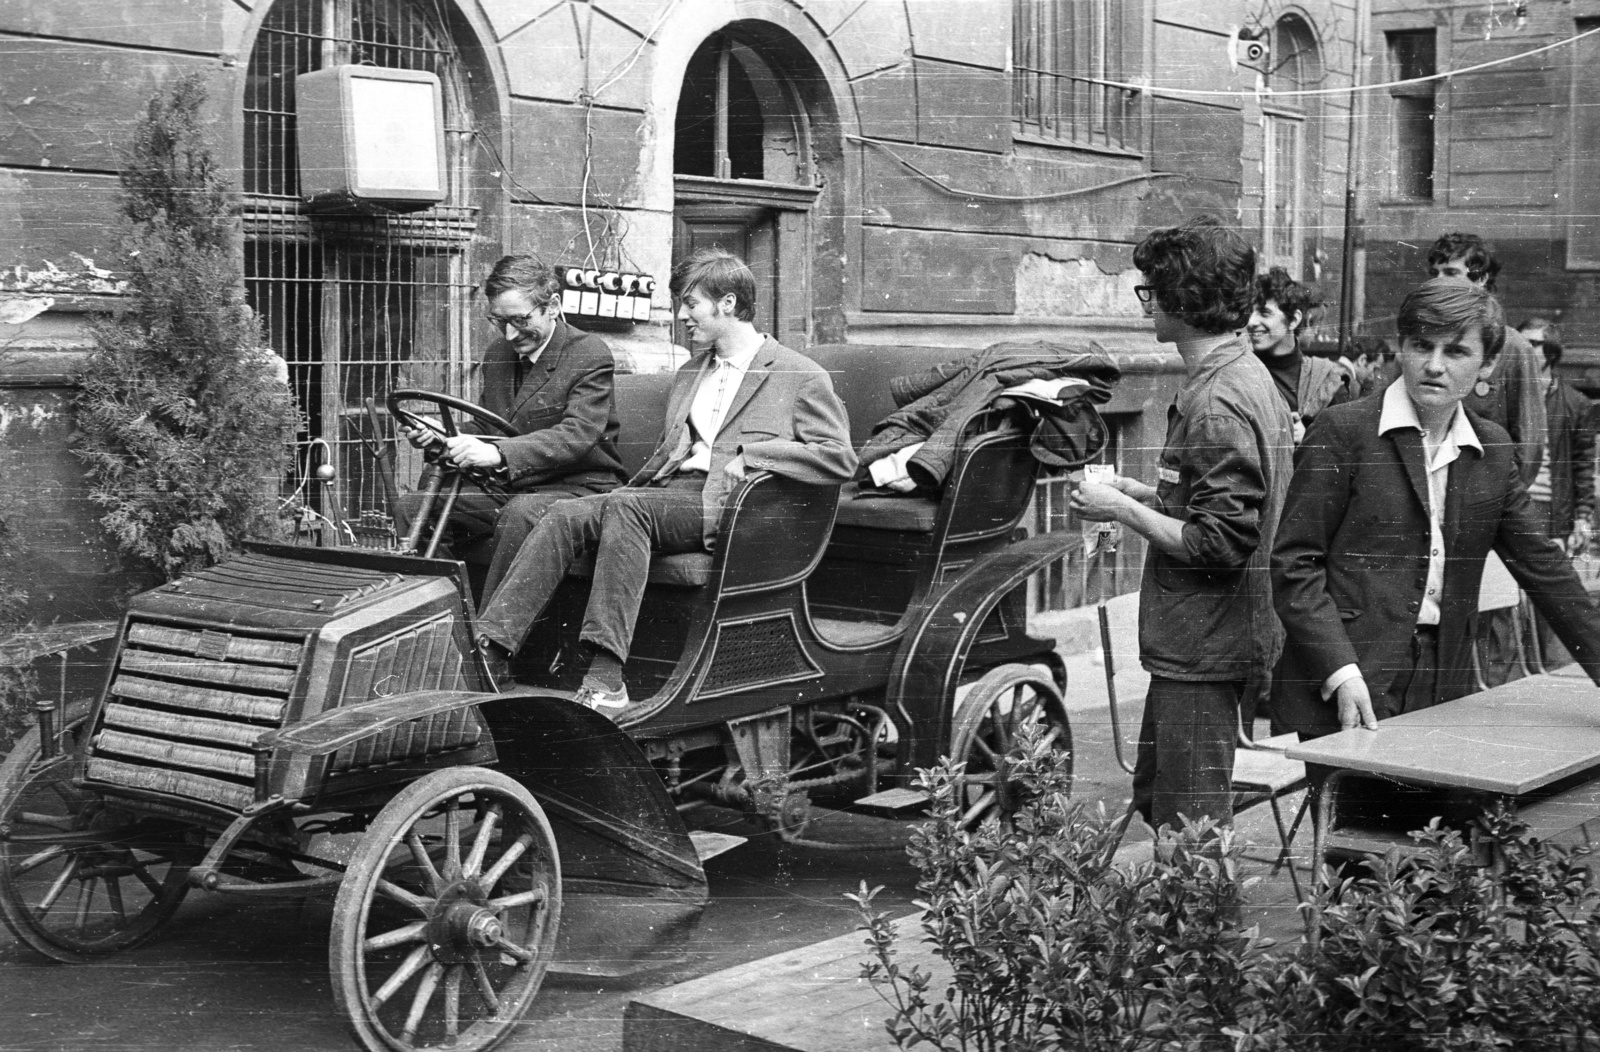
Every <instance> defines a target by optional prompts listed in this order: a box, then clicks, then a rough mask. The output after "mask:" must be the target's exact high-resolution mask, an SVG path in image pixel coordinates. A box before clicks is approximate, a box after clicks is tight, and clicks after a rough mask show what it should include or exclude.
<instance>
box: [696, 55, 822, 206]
mask: <svg viewBox="0 0 1600 1052" xmlns="http://www.w3.org/2000/svg"><path fill="white" fill-rule="evenodd" d="M804 114H805V111H804V109H803V107H802V106H801V105H800V104H799V101H798V100H797V99H796V98H795V94H794V91H793V89H792V88H790V86H789V84H788V83H787V81H785V80H784V79H783V78H781V77H780V76H778V74H776V73H775V72H774V71H773V69H772V67H771V66H769V65H768V64H767V62H766V61H765V60H764V59H763V58H762V57H761V55H760V53H759V52H757V51H756V50H754V49H753V48H751V47H749V46H748V45H745V44H741V43H739V42H737V41H735V40H731V39H729V38H728V37H726V36H724V35H722V34H720V33H719V34H716V35H714V36H712V37H711V38H710V39H709V40H707V41H705V43H703V44H701V45H700V47H699V48H698V49H696V51H695V53H694V56H693V57H692V58H690V60H689V68H688V69H687V70H686V71H685V72H684V77H683V91H682V94H680V95H679V97H678V120H677V146H676V147H675V149H674V153H673V158H672V167H673V171H674V172H675V173H676V174H678V175H700V176H707V177H710V178H713V179H760V180H762V181H764V182H773V183H809V182H811V181H812V180H811V175H810V157H809V156H808V155H809V150H808V145H809V143H808V136H807V135H806V129H805V126H804V125H805V119H804Z"/></svg>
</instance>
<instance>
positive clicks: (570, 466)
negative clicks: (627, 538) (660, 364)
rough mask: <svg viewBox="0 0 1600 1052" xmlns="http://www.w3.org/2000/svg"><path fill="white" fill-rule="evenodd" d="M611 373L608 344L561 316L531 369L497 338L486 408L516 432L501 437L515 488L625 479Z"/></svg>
mask: <svg viewBox="0 0 1600 1052" xmlns="http://www.w3.org/2000/svg"><path fill="white" fill-rule="evenodd" d="M613 377H614V371H613V365H612V360H611V349H610V348H608V347H607V346H606V344H605V341H604V340H602V339H600V337H598V336H595V335H593V334H591V333H586V332H580V331H579V330H577V329H574V328H572V327H571V326H569V325H568V324H567V323H566V322H564V321H561V320H559V319H558V320H557V321H556V331H555V332H554V333H553V334H552V335H551V337H550V342H549V344H548V345H547V346H546V347H545V349H544V353H543V354H541V355H540V356H539V360H538V361H536V362H534V363H533V365H532V366H529V365H527V364H526V363H524V362H523V361H522V360H521V358H520V357H519V356H518V355H517V352H516V349H515V348H513V347H512V346H511V345H510V344H509V343H506V342H505V341H504V340H497V341H495V344H494V346H492V347H490V348H489V352H488V353H487V354H486V355H485V356H484V360H483V406H484V408H485V409H489V410H491V411H493V412H495V413H498V414H499V415H500V416H503V417H505V418H506V420H507V421H508V422H509V423H510V424H511V426H512V427H514V428H516V430H517V432H518V435H517V437H516V438H506V439H501V440H500V442H499V446H500V451H501V453H502V454H503V455H504V456H505V458H506V471H507V474H508V476H509V480H510V482H509V484H510V488H511V489H512V490H513V491H514V492H519V493H520V492H525V491H527V490H531V489H535V488H537V487H538V486H540V485H542V484H543V483H547V482H553V481H555V480H557V479H563V480H570V481H573V482H583V483H594V484H605V483H608V482H609V483H620V482H622V480H623V479H624V478H625V477H626V474H625V472H624V471H623V469H622V459H621V458H620V457H619V456H618V455H617V432H618V430H619V425H618V423H617V410H616V406H615V405H614V404H613V400H612V390H613V385H614V380H613Z"/></svg>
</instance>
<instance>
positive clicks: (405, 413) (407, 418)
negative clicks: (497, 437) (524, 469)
mask: <svg viewBox="0 0 1600 1052" xmlns="http://www.w3.org/2000/svg"><path fill="white" fill-rule="evenodd" d="M385 401H387V402H388V405H389V413H390V415H391V416H393V417H394V418H395V419H396V420H398V421H400V422H401V423H402V424H404V425H405V426H406V427H409V428H412V429H413V430H417V431H432V432H433V433H434V434H435V435H437V436H439V437H440V438H454V437H455V436H457V435H459V434H460V433H461V429H460V428H458V427H456V422H455V419H454V418H453V417H451V415H450V410H452V409H454V410H455V411H456V412H458V413H465V414H467V415H468V416H470V417H472V419H474V420H476V421H477V422H478V423H480V424H483V425H484V426H486V427H492V428H494V429H495V430H496V431H499V432H500V433H501V434H502V435H505V436H506V437H507V438H515V437H517V429H516V428H514V427H512V426H511V424H510V423H509V422H507V420H506V418H505V417H503V416H501V415H499V414H498V413H491V412H489V410H487V409H485V408H484V407H483V406H481V405H475V404H473V403H472V402H469V401H467V400H466V399H465V398H457V397H456V396H455V395H447V394H445V393H444V392H442V391H418V390H414V389H413V388H409V387H403V388H401V389H400V390H398V391H390V392H389V397H388V398H387V399H385ZM401 402H432V403H433V404H434V405H436V406H438V407H439V420H440V422H441V423H440V424H435V423H434V422H433V421H432V420H429V419H428V418H427V417H425V416H419V415H418V414H416V413H414V412H412V411H411V410H409V409H404V408H402V407H401V405H400V403H401ZM441 424H442V426H441Z"/></svg>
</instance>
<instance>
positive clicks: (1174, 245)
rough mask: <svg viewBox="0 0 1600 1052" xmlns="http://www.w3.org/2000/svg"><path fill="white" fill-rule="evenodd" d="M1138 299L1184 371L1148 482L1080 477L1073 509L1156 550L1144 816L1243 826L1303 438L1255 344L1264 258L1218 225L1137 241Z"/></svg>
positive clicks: (1138, 785) (1150, 559)
mask: <svg viewBox="0 0 1600 1052" xmlns="http://www.w3.org/2000/svg"><path fill="white" fill-rule="evenodd" d="M1133 262H1134V265H1135V266H1136V267H1138V268H1139V270H1140V271H1141V273H1142V274H1143V275H1144V282H1145V283H1144V284H1141V285H1139V286H1137V287H1136V288H1135V292H1136V293H1137V294H1138V296H1139V301H1140V303H1141V304H1143V306H1144V310H1145V313H1146V314H1147V315H1148V316H1149V317H1150V319H1151V321H1152V322H1153V323H1154V325H1155V334H1156V339H1157V340H1159V341H1160V342H1162V343H1171V344H1175V345H1176V346H1177V350H1178V353H1179V355H1181V356H1182V358H1183V362H1184V365H1185V366H1186V367H1187V376H1186V377H1185V380H1184V383H1183V387H1182V388H1181V389H1180V390H1179V391H1178V395H1177V397H1176V398H1175V399H1173V403H1172V406H1171V407H1170V408H1169V409H1168V410H1167V439H1166V444H1165V446H1164V448H1163V449H1162V450H1161V457H1160V460H1159V462H1158V465H1157V475H1158V481H1157V484H1156V485H1154V486H1150V485H1147V484H1145V483H1143V482H1139V481H1136V480H1134V479H1130V478H1120V477H1119V478H1116V479H1115V480H1113V481H1112V482H1110V483H1094V482H1085V483H1083V484H1082V485H1081V486H1079V487H1078V490H1077V493H1076V494H1074V496H1073V500H1072V506H1073V508H1074V510H1076V511H1077V512H1078V514H1079V515H1081V516H1082V517H1084V518H1086V519H1090V520H1094V521H1100V522H1118V523H1121V524H1122V525H1124V526H1126V527H1128V528H1129V529H1131V530H1133V531H1134V532H1135V533H1137V534H1139V535H1140V536H1141V537H1143V538H1145V540H1147V541H1148V542H1149V544H1150V547H1149V554H1148V556H1147V557H1146V559H1145V567H1144V579H1143V582H1142V584H1141V586H1140V591H1139V657H1140V661H1141V663H1142V664H1143V665H1144V667H1145V669H1146V670H1148V671H1149V672H1150V693H1149V695H1148V697H1147V698H1146V700H1145V709H1144V723H1143V726H1142V727H1141V728H1140V731H1139V754H1138V760H1137V763H1136V765H1135V771H1134V775H1133V799H1134V806H1135V808H1136V809H1137V810H1138V811H1139V812H1140V813H1141V814H1142V815H1143V816H1144V819H1145V821H1146V822H1148V823H1150V825H1151V826H1152V827H1155V828H1157V829H1160V828H1161V827H1162V826H1168V827H1173V828H1176V827H1177V826H1179V825H1180V824H1181V823H1182V822H1183V821H1184V820H1185V819H1188V820H1198V819H1199V818H1200V817H1201V816H1203V815H1209V816H1210V817H1211V818H1212V819H1214V820H1216V821H1218V822H1223V823H1226V822H1229V821H1231V820H1232V816H1233V791H1232V779H1233V751H1234V740H1235V728H1236V726H1237V724H1238V713H1239V705H1240V702H1241V701H1242V700H1243V699H1245V698H1247V697H1253V696H1254V694H1255V692H1256V690H1257V684H1258V683H1259V682H1260V679H1261V677H1262V676H1263V675H1265V674H1266V673H1267V672H1268V671H1269V670H1270V669H1271V668H1272V666H1273V664H1274V663H1275V662H1276V661H1277V659H1278V654H1279V652H1280V650H1281V649H1282V646H1283V630H1282V629H1281V628H1280V627H1279V625H1278V619H1277V617H1276V615H1274V613H1273V610H1272V590H1271V586H1270V582H1269V580H1268V554H1269V553H1270V552H1271V550H1272V538H1273V531H1274V530H1275V529H1276V526H1277V522H1278V512H1279V509H1280V508H1281V507H1282V506H1283V497H1284V493H1285V491H1286V490H1287V488H1288V485H1289V474H1290V470H1291V468H1290V457H1291V455H1292V451H1293V437H1292V434H1293V427H1292V421H1291V420H1290V417H1289V409H1288V407H1287V406H1286V405H1285V404H1284V402H1283V399H1281V398H1279V397H1278V394H1277V391H1276V390H1275V388H1274V385H1273V381H1272V376H1271V374H1269V373H1268V372H1267V368H1266V366H1264V365H1262V364H1261V361H1260V360H1259V359H1258V358H1257V357H1256V356H1255V355H1254V354H1252V353H1250V345H1249V344H1248V342H1246V340H1245V336H1244V331H1243V329H1244V324H1245V319H1246V318H1248V317H1249V315H1250V311H1251V308H1252V307H1253V306H1254V304H1255V272H1256V257H1255V251H1254V250H1253V249H1252V248H1251V247H1250V246H1249V244H1248V243H1246V241H1245V240H1244V238H1243V237H1241V236H1240V235H1239V233H1238V231H1236V230H1233V229H1230V228H1228V227H1225V226H1223V225H1222V224H1221V223H1220V222H1219V221H1218V220H1216V219H1214V218H1212V217H1210V216H1201V217H1198V218H1196V219H1192V220H1190V221H1188V222H1187V223H1184V224H1183V225H1181V226H1176V227H1170V228H1167V229H1164V230H1157V231H1154V232H1153V233H1151V234H1150V236H1149V237H1147V238H1145V239H1144V240H1143V241H1142V242H1140V243H1139V245H1138V247H1136V248H1135V249H1134V252H1133Z"/></svg>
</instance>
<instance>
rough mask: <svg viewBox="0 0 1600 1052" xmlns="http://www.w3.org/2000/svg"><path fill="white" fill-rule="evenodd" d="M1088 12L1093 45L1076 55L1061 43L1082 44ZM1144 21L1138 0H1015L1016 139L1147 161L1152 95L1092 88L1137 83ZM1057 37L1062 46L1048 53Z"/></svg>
mask: <svg viewBox="0 0 1600 1052" xmlns="http://www.w3.org/2000/svg"><path fill="white" fill-rule="evenodd" d="M1085 11H1089V12H1091V16H1090V26H1091V32H1090V34H1089V37H1088V40H1089V44H1088V47H1087V48H1086V49H1085V48H1073V53H1072V54H1071V55H1070V56H1069V55H1067V54H1066V49H1064V48H1063V47H1062V46H1061V40H1062V38H1063V37H1065V38H1066V39H1067V40H1069V41H1075V40H1076V24H1077V20H1078V18H1079V16H1080V14H1081V13H1082V12H1085ZM1142 16H1143V5H1142V4H1141V3H1138V2H1137V0H1013V2H1012V5H1011V18H1012V29H1011V52H1010V69H1009V71H1008V72H1009V73H1010V75H1011V76H1010V86H1011V129H1012V137H1013V138H1014V139H1015V140H1016V141H1019V142H1026V143H1032V144H1035V145H1040V146H1049V147H1057V148H1068V149H1075V150H1086V151H1090V152H1095V153H1107V154H1113V155H1116V156H1124V157H1140V156H1143V153H1144V148H1143V147H1144V128H1145V123H1146V122H1145V121H1144V111H1143V102H1144V98H1145V93H1144V92H1142V91H1133V90H1129V89H1125V88H1112V87H1107V86H1105V85H1101V84H1094V83H1091V81H1093V80H1112V81H1120V82H1123V83H1133V82H1135V80H1136V78H1137V76H1138V72H1137V71H1139V70H1141V69H1142V68H1143V50H1142V37H1143V32H1142V24H1141V19H1142ZM1050 37H1054V38H1055V40H1056V45H1055V47H1054V49H1053V53H1052V54H1050V55H1044V54H1043V53H1044V52H1045V51H1046V50H1051V49H1050V48H1049V47H1048V46H1047V45H1048V38H1050ZM1068 46H1069V47H1070V46H1071V45H1070V44H1069V45H1068ZM1080 60H1081V61H1086V62H1087V64H1088V65H1089V66H1090V67H1092V68H1091V69H1090V70H1089V71H1088V72H1087V73H1082V72H1078V71H1077V67H1078V65H1079V63H1080ZM1069 66H1070V67H1073V68H1070V69H1067V68H1064V67H1069ZM1052 126H1054V128H1055V130H1051V128H1052ZM1063 126H1064V127H1063Z"/></svg>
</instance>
